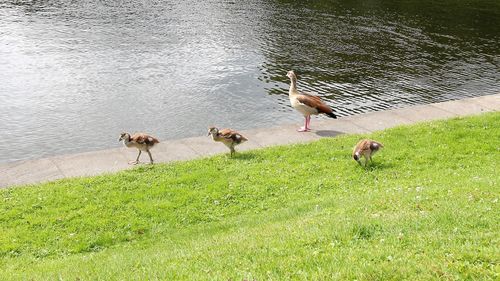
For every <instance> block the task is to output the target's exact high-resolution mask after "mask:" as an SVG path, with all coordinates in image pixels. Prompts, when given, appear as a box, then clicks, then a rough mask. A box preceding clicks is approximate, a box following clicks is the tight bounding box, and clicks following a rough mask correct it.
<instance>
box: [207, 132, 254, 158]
mask: <svg viewBox="0 0 500 281" xmlns="http://www.w3.org/2000/svg"><path fill="white" fill-rule="evenodd" d="M207 136H212V139H213V140H214V141H216V142H222V143H223V144H224V145H225V146H227V147H228V148H229V150H230V151H231V154H230V156H231V157H232V156H233V154H234V153H236V150H235V149H234V148H235V147H236V146H237V145H240V144H242V143H244V142H246V141H247V140H248V139H247V138H245V137H244V136H242V135H241V134H240V133H238V132H236V131H234V130H231V129H222V130H219V129H218V128H216V127H210V128H208V134H207Z"/></svg>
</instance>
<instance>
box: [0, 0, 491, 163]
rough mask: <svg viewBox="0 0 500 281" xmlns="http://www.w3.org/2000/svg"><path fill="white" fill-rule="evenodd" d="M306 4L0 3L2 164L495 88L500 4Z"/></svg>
mask: <svg viewBox="0 0 500 281" xmlns="http://www.w3.org/2000/svg"><path fill="white" fill-rule="evenodd" d="M310 2H313V3H309V1H219V0H211V1H191V0H187V1H159V0H158V1H148V0H142V1H137V0H108V1H97V0H94V1H92V0H88V1H71V0H32V1H28V0H18V1H16V0H7V1H6V0H4V1H0V136H1V139H2V141H1V142H0V152H1V153H0V162H9V161H14V160H20V159H28V158H38V157H44V156H48V155H56V154H63V153H72V152H80V151H89V150H96V149H103V148H110V147H116V146H118V145H119V144H118V143H117V138H118V135H119V133H120V132H121V131H132V132H134V131H145V132H150V133H152V134H153V135H156V136H158V137H159V138H160V139H163V140H165V139H176V138H182V137H188V136H197V135H202V134H204V133H205V131H206V128H207V126H208V125H214V124H215V125H218V126H230V127H232V128H235V129H247V128H254V127H263V126H270V125H275V124H281V123H292V122H296V123H301V122H302V117H301V116H300V115H299V114H297V113H296V112H294V111H293V109H291V108H290V106H289V102H288V96H287V89H288V80H287V78H286V76H285V75H286V72H287V71H288V70H290V69H294V70H295V71H296V72H297V73H298V75H299V85H298V86H299V89H302V90H305V91H310V92H314V93H316V94H317V95H320V96H322V97H323V98H324V99H325V100H326V101H327V102H328V103H329V104H330V105H332V107H334V108H335V111H336V112H337V113H338V114H339V115H340V116H346V115H351V114H357V113H361V112H366V111H375V110H383V109H387V108H395V107H402V106H406V105H411V104H422V103H430V102H437V101H445V100H451V99H457V98H462V97H468V96H476V95H488V94H493V93H499V92H500V83H499V82H500V74H499V69H500V68H499V66H500V51H499V48H500V29H499V28H498V27H499V26H500V1H497V0H476V1H464V0H454V1H452V0H449V1H446V0H444V1H431V0H406V1H384V0H381V1H340V0H339V1H310ZM435 2H439V3H435ZM312 125H313V126H314V120H313V122H312Z"/></svg>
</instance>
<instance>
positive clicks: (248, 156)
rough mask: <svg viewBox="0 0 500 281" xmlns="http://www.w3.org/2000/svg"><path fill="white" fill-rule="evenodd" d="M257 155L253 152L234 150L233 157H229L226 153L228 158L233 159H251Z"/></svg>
mask: <svg viewBox="0 0 500 281" xmlns="http://www.w3.org/2000/svg"><path fill="white" fill-rule="evenodd" d="M256 157H257V156H256V155H255V153H253V152H240V153H238V152H236V154H234V155H233V157H230V156H229V155H228V158H229V159H234V160H244V161H246V160H252V159H255V158H256Z"/></svg>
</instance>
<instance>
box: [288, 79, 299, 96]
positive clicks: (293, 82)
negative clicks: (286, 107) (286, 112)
mask: <svg viewBox="0 0 500 281" xmlns="http://www.w3.org/2000/svg"><path fill="white" fill-rule="evenodd" d="M297 94H298V92H297V78H290V90H289V91H288V95H290V96H292V95H297Z"/></svg>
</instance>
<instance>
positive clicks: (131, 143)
mask: <svg viewBox="0 0 500 281" xmlns="http://www.w3.org/2000/svg"><path fill="white" fill-rule="evenodd" d="M118 141H123V144H124V145H125V146H126V147H135V148H137V149H138V150H139V154H138V155H137V159H135V161H130V162H129V164H134V165H135V164H138V163H139V157H140V156H141V153H142V151H146V152H147V153H148V154H149V160H150V161H151V164H153V157H152V156H151V152H150V151H149V150H150V149H151V148H152V147H153V146H155V144H157V143H159V142H160V141H159V140H158V139H157V138H155V137H152V136H150V135H147V134H144V133H136V134H134V135H132V136H131V135H130V134H129V133H121V135H120V138H119V139H118Z"/></svg>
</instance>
